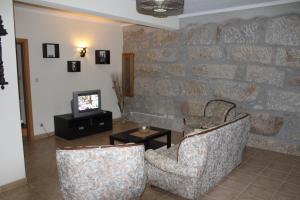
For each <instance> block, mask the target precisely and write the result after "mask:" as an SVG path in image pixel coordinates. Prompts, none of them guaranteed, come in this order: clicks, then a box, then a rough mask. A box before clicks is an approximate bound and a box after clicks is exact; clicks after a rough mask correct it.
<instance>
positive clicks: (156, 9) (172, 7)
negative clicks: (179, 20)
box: [136, 0, 184, 17]
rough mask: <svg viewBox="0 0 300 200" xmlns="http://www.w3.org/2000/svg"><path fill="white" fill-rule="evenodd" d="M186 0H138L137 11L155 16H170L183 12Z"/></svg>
mask: <svg viewBox="0 0 300 200" xmlns="http://www.w3.org/2000/svg"><path fill="white" fill-rule="evenodd" d="M183 8H184V0H136V10H137V12H139V13H141V14H144V15H151V16H154V17H168V16H175V15H180V14H182V13H183Z"/></svg>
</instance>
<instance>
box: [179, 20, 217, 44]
mask: <svg viewBox="0 0 300 200" xmlns="http://www.w3.org/2000/svg"><path fill="white" fill-rule="evenodd" d="M185 31H187V44H189V45H195V44H205V45H209V44H216V43H217V42H218V40H219V36H220V30H219V28H218V26H217V25H216V24H206V25H202V26H199V25H192V26H188V27H187V28H186V29H185Z"/></svg>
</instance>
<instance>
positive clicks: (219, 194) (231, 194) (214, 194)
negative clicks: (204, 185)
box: [207, 186, 239, 200]
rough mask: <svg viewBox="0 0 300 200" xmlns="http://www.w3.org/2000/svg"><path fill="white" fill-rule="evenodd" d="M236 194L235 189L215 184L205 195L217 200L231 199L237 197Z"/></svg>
mask: <svg viewBox="0 0 300 200" xmlns="http://www.w3.org/2000/svg"><path fill="white" fill-rule="evenodd" d="M238 194H239V192H237V191H234V190H231V189H229V188H224V187H221V186H217V187H215V188H214V189H213V190H212V191H210V192H209V193H208V194H207V196H208V197H211V198H213V199H218V200H232V199H234V198H235V197H237V195H238Z"/></svg>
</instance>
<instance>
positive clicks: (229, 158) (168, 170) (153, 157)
mask: <svg viewBox="0 0 300 200" xmlns="http://www.w3.org/2000/svg"><path fill="white" fill-rule="evenodd" d="M249 129H250V119H249V116H248V115H246V114H243V115H239V116H237V117H236V118H235V119H233V120H232V121H230V122H226V123H225V124H223V125H221V126H218V127H215V128H211V129H207V130H204V131H202V132H200V133H196V132H195V133H191V134H189V135H187V136H185V138H184V139H183V140H182V141H181V143H180V144H179V146H178V147H177V146H175V147H174V148H171V149H164V150H161V149H160V150H159V151H153V150H148V151H147V152H146V154H145V156H146V169H147V175H148V182H149V183H150V184H151V185H154V186H156V187H159V188H162V189H164V190H167V191H169V192H172V193H174V194H177V195H180V196H182V197H184V198H187V199H196V198H197V197H199V196H200V195H201V194H204V193H206V192H207V191H208V190H209V189H210V188H212V187H213V186H215V185H216V184H217V183H218V182H219V181H220V180H221V179H222V178H223V177H224V176H226V175H227V174H228V173H230V172H231V171H232V169H234V168H235V167H236V166H237V165H239V164H240V162H241V159H242V152H243V149H244V147H245V145H246V142H247V139H248V133H249ZM176 150H177V159H176V157H174V156H167V155H174V154H175V151H176ZM168 151H172V153H171V154H170V153H166V152H168ZM168 165H173V166H168ZM183 168H185V169H183Z"/></svg>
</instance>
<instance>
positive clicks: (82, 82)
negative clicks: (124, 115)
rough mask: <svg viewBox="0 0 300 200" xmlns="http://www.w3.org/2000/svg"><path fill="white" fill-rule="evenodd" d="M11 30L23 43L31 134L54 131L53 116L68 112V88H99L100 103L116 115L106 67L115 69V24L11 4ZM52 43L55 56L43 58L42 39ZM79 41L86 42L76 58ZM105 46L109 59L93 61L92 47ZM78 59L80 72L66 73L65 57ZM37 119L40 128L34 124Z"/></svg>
mask: <svg viewBox="0 0 300 200" xmlns="http://www.w3.org/2000/svg"><path fill="white" fill-rule="evenodd" d="M15 24H16V35H17V37H18V38H26V39H28V43H29V62H30V76H31V93H32V106H33V125H34V133H35V135H38V134H41V133H45V132H52V131H53V130H54V122H53V116H54V115H57V114H64V113H69V112H71V107H70V100H71V98H72V92H73V91H78V90H79V91H80V90H89V89H101V92H102V108H103V109H105V110H110V111H112V112H113V117H114V118H116V117H119V116H120V113H119V109H118V107H117V103H116V102H117V100H116V96H115V93H114V91H113V89H112V83H111V77H110V74H111V73H112V72H120V71H121V64H122V48H123V33H122V27H121V26H120V25H119V24H109V23H103V24H100V23H94V22H87V21H80V20H75V19H69V18H63V17H60V16H53V15H49V14H43V13H41V12H35V11H33V10H30V9H28V8H19V7H16V8H15ZM47 42H50V43H58V44H59V48H60V58H56V59H55V58H43V56H42V43H47ZM80 43H85V46H87V54H86V57H84V58H80V56H79V51H78V47H79V46H80ZM96 49H104V50H110V54H111V64H110V65H96V64H95V50H96ZM68 60H79V61H81V72H80V73H70V72H67V61H68ZM41 123H43V124H44V127H45V129H43V128H42V127H40V124H41Z"/></svg>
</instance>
